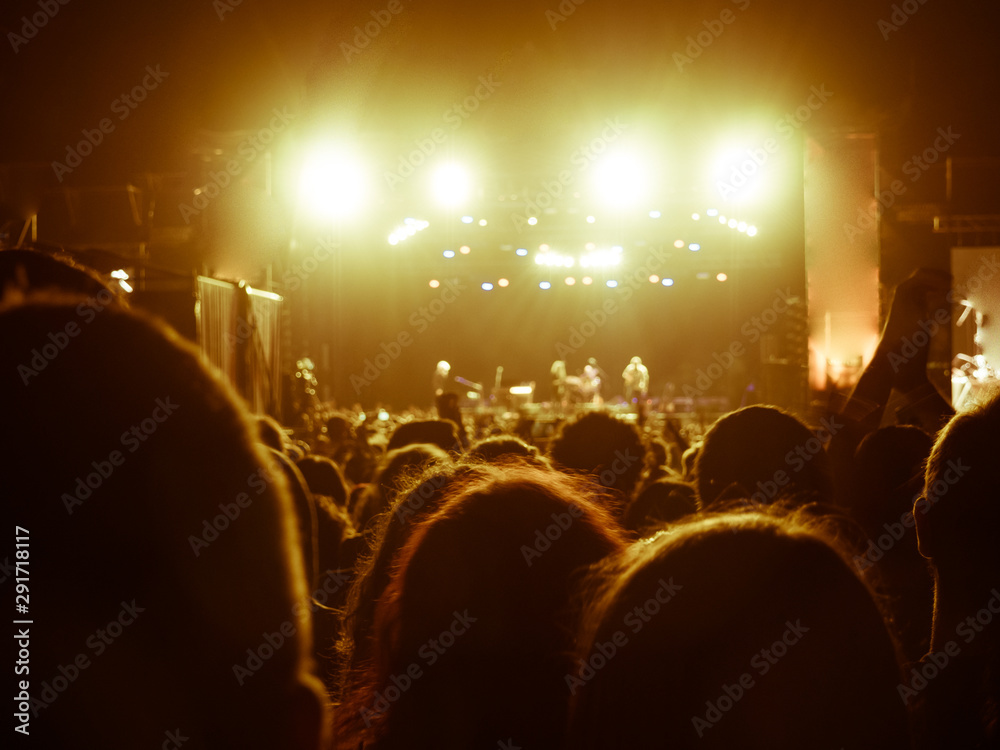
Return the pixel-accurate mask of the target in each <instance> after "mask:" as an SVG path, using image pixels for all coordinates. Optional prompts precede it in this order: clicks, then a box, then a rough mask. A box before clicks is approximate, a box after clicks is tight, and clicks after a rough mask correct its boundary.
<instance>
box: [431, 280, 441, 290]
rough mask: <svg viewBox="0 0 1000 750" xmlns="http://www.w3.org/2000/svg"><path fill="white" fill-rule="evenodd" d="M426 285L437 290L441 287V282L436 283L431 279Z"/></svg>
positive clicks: (436, 281)
mask: <svg viewBox="0 0 1000 750" xmlns="http://www.w3.org/2000/svg"><path fill="white" fill-rule="evenodd" d="M428 284H429V286H430V288H431V289H437V288H438V287H439V286H441V282H440V281H438V280H437V279H431V280H430V281H429V282H428Z"/></svg>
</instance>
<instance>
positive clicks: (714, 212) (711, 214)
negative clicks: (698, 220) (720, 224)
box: [705, 208, 719, 216]
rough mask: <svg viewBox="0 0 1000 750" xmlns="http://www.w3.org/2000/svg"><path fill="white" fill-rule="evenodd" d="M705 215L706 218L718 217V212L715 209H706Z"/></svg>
mask: <svg viewBox="0 0 1000 750" xmlns="http://www.w3.org/2000/svg"><path fill="white" fill-rule="evenodd" d="M705 215H706V216H718V215H719V211H718V209H715V208H710V209H708V210H707V211H706V212H705Z"/></svg>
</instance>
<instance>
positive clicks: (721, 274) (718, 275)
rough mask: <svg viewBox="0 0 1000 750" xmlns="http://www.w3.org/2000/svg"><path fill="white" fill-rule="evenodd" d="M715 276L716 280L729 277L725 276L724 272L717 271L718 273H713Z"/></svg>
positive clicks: (723, 279)
mask: <svg viewBox="0 0 1000 750" xmlns="http://www.w3.org/2000/svg"><path fill="white" fill-rule="evenodd" d="M715 278H716V280H718V281H725V280H726V279H728V278H729V277H728V276H726V274H724V273H719V274H716V275H715Z"/></svg>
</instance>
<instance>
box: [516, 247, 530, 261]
mask: <svg viewBox="0 0 1000 750" xmlns="http://www.w3.org/2000/svg"><path fill="white" fill-rule="evenodd" d="M514 252H515V253H516V254H517V255H520V256H521V257H522V258H523V257H524V256H525V255H527V254H528V248H526V247H519V248H518V249H517V250H515V251H514Z"/></svg>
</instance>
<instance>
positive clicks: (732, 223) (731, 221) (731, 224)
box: [729, 219, 738, 229]
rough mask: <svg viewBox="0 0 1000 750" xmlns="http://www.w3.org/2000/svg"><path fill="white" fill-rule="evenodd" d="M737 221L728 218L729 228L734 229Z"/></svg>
mask: <svg viewBox="0 0 1000 750" xmlns="http://www.w3.org/2000/svg"><path fill="white" fill-rule="evenodd" d="M737 223H738V222H737V221H736V219H730V220H729V228H730V229H736V226H737Z"/></svg>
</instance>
